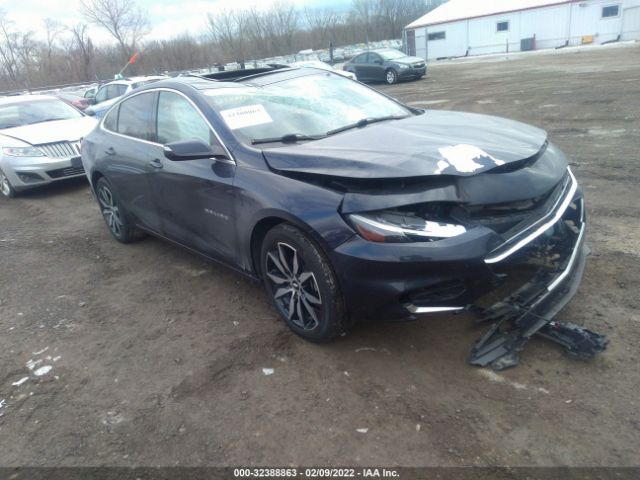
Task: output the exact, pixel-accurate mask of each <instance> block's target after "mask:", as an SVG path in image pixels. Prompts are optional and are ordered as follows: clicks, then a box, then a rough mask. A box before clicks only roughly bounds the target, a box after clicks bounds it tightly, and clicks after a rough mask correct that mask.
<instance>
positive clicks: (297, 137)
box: [251, 133, 326, 145]
mask: <svg viewBox="0 0 640 480" xmlns="http://www.w3.org/2000/svg"><path fill="white" fill-rule="evenodd" d="M324 137H326V135H305V134H304V133H287V134H285V135H281V136H279V137H270V138H254V139H253V140H251V144H252V145H257V144H259V143H274V142H281V143H289V142H299V141H301V140H320V139H321V138H324Z"/></svg>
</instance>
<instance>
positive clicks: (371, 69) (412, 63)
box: [343, 48, 427, 84]
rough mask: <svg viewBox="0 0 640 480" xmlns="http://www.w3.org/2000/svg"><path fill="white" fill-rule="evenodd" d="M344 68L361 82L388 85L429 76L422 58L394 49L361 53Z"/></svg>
mask: <svg viewBox="0 0 640 480" xmlns="http://www.w3.org/2000/svg"><path fill="white" fill-rule="evenodd" d="M343 68H344V70H346V71H347V72H352V73H354V74H355V75H356V77H357V78H358V80H360V81H361V82H386V83H388V84H394V83H396V82H398V81H400V80H410V79H414V80H415V79H419V78H422V77H423V76H424V75H426V74H427V65H426V63H425V61H424V60H423V59H422V58H419V57H409V56H407V55H406V54H404V53H402V52H401V51H400V50H394V49H392V48H387V49H383V50H382V49H381V50H371V51H369V52H364V53H361V54H360V55H357V56H355V57H353V58H352V59H351V60H349V61H348V62H347V63H345V64H344V67H343Z"/></svg>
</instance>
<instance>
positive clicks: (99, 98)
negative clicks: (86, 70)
mask: <svg viewBox="0 0 640 480" xmlns="http://www.w3.org/2000/svg"><path fill="white" fill-rule="evenodd" d="M108 88H109V85H105V86H104V87H100V90H98V92H97V93H96V96H95V99H96V103H100V102H104V101H105V100H107V89H108Z"/></svg>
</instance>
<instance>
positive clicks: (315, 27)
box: [304, 7, 340, 48]
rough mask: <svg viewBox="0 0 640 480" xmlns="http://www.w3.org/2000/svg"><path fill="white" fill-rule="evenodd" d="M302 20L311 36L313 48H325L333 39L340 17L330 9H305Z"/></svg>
mask: <svg viewBox="0 0 640 480" xmlns="http://www.w3.org/2000/svg"><path fill="white" fill-rule="evenodd" d="M304 18H305V20H306V23H307V27H308V30H309V33H310V34H311V36H312V46H313V48H320V47H326V46H327V45H328V44H329V42H330V41H331V40H333V39H334V36H335V30H336V26H337V25H338V23H339V22H340V17H339V15H338V14H337V13H336V11H335V10H333V9H332V8H324V9H316V10H310V9H309V8H307V7H305V9H304Z"/></svg>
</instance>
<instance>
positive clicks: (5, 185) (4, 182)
mask: <svg viewBox="0 0 640 480" xmlns="http://www.w3.org/2000/svg"><path fill="white" fill-rule="evenodd" d="M0 193H1V194H2V195H4V196H5V197H7V198H14V197H15V196H16V190H15V188H13V185H11V182H10V181H9V179H8V178H7V176H6V175H5V174H4V172H3V171H2V170H0Z"/></svg>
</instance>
